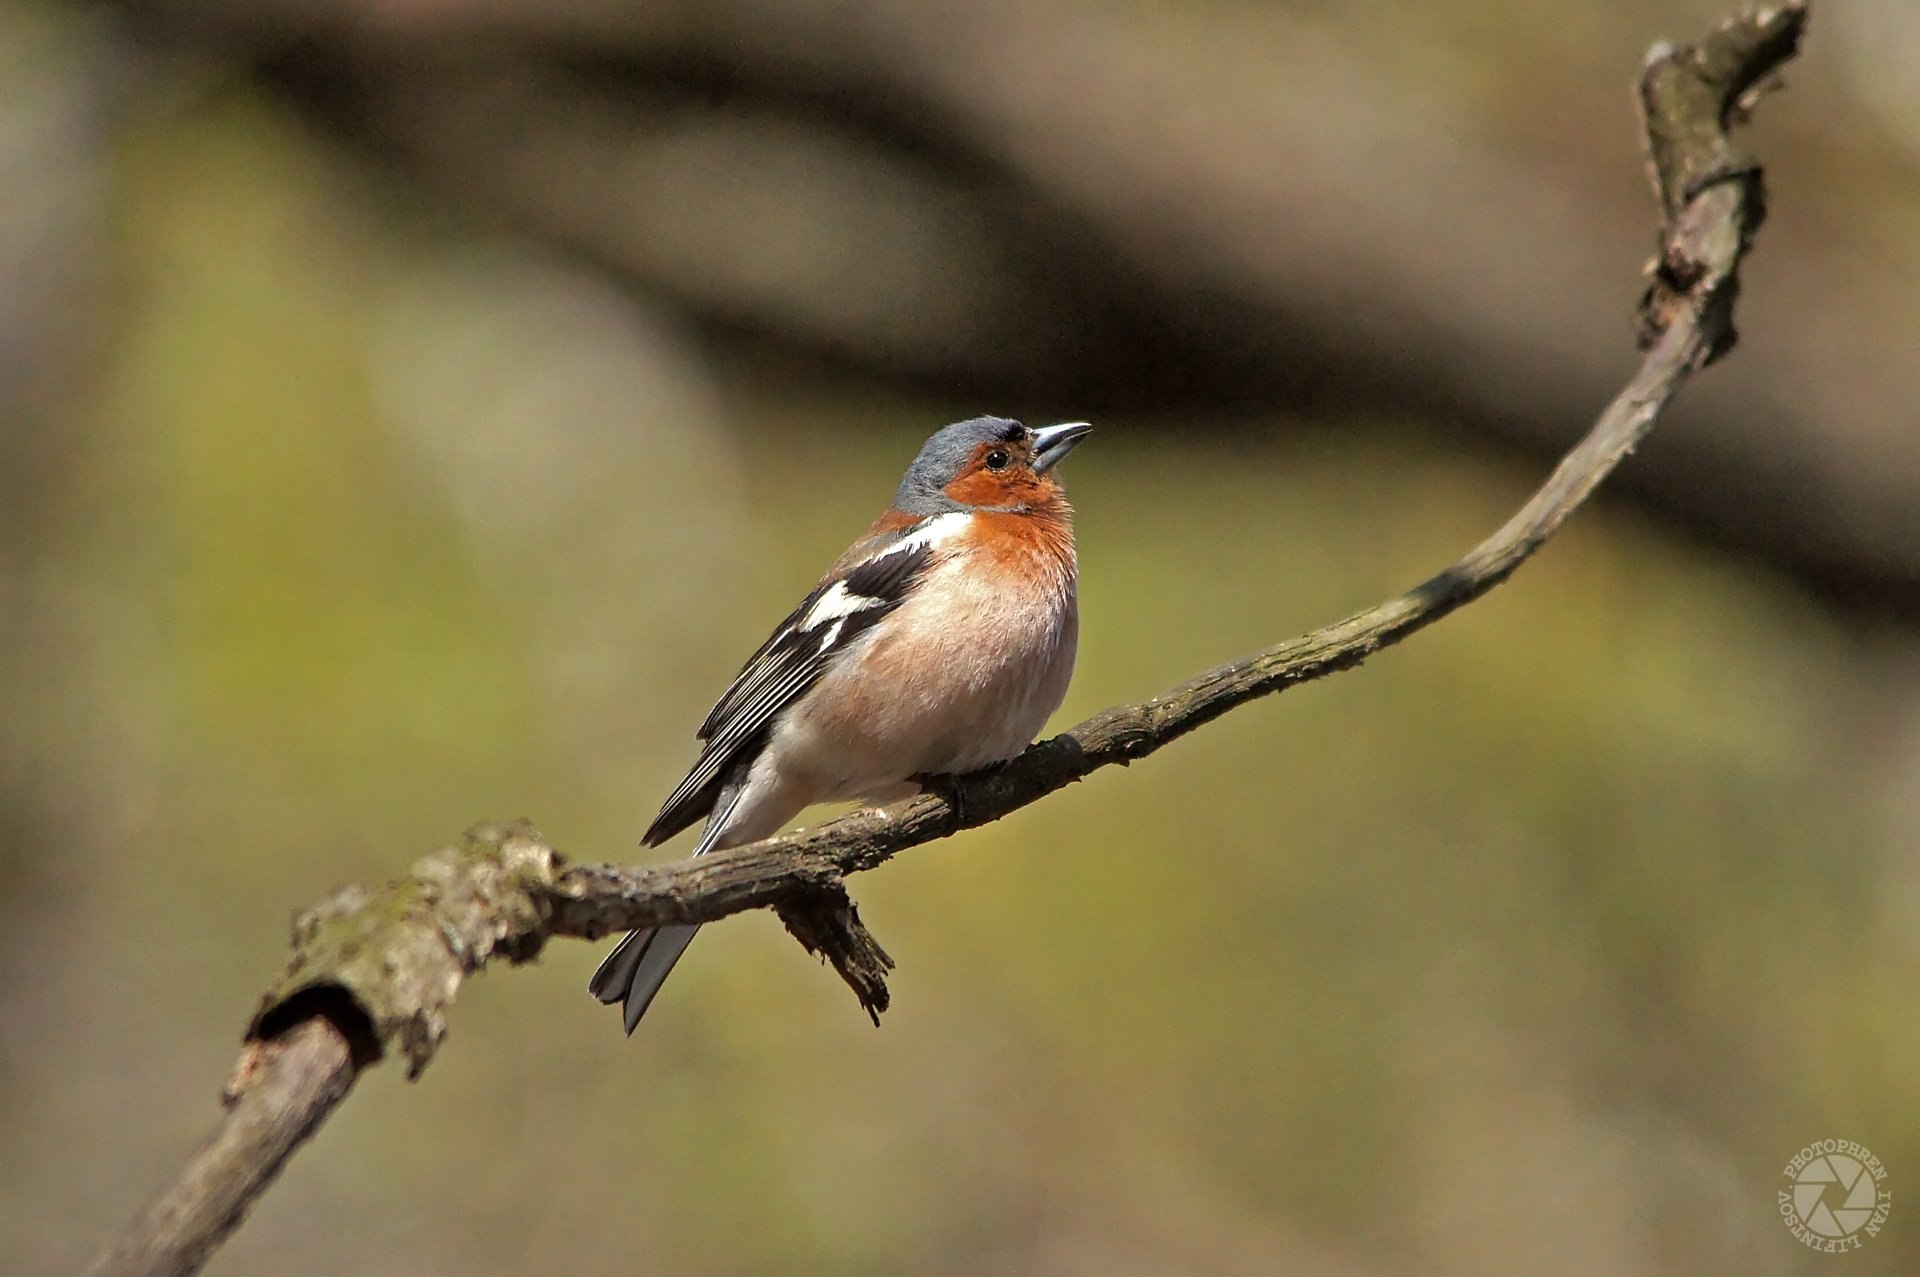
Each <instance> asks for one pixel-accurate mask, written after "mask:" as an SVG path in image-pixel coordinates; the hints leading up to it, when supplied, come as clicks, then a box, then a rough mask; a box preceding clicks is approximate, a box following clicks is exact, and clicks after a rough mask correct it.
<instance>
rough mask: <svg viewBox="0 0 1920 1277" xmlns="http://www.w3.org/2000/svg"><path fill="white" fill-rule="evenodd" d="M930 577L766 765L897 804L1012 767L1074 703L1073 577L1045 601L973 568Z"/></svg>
mask: <svg viewBox="0 0 1920 1277" xmlns="http://www.w3.org/2000/svg"><path fill="white" fill-rule="evenodd" d="M928 584H929V586H935V587H937V588H929V589H925V590H922V591H921V592H920V593H919V594H918V595H917V596H916V597H915V598H914V599H913V600H911V601H909V602H908V603H907V604H906V605H905V606H904V607H902V608H901V609H900V611H899V612H897V613H895V614H894V616H892V617H890V618H888V620H889V622H892V621H898V622H900V624H898V625H893V624H886V625H882V626H879V627H876V631H875V635H874V636H873V637H870V638H868V639H867V640H866V641H865V643H864V645H863V646H862V647H859V648H856V649H854V650H852V651H849V653H848V655H847V659H846V660H844V661H842V662H841V663H839V664H838V665H837V666H836V667H835V668H834V669H832V670H830V671H829V672H828V673H827V674H826V675H824V676H823V677H822V679H821V681H820V683H819V684H817V685H816V687H815V691H816V692H817V693H818V695H813V696H809V697H808V698H807V701H808V702H809V704H810V706H815V707H818V708H815V709H813V710H812V711H811V712H804V713H794V714H791V715H789V716H787V718H786V719H784V720H783V722H782V724H781V726H780V728H779V730H778V731H777V732H776V733H775V735H774V737H773V739H772V740H770V741H769V742H768V747H767V750H766V754H767V755H771V756H772V757H767V758H766V759H765V761H766V762H768V763H771V764H773V765H774V766H775V767H776V768H777V769H778V773H777V774H784V775H788V776H792V777H794V778H795V779H798V778H800V777H805V778H806V780H805V782H803V783H802V787H803V788H805V789H808V790H811V791H812V795H811V796H810V797H809V799H808V801H810V802H827V801H835V800H841V799H850V798H866V799H869V800H873V801H890V800H892V799H894V798H897V797H903V796H905V795H906V794H908V793H911V792H913V789H914V786H912V785H910V784H906V783H905V782H906V780H907V778H908V777H911V776H920V775H942V774H952V773H960V772H969V771H976V770H978V769H979V768H982V767H986V766H989V765H991V764H993V763H998V762H1003V761H1005V760H1006V759H1009V758H1012V757H1013V756H1014V755H1016V754H1018V753H1019V752H1020V751H1021V750H1023V749H1025V748H1026V747H1027V745H1028V744H1029V743H1030V742H1031V741H1032V740H1033V738H1034V736H1035V735H1037V734H1038V733H1039V731H1040V729H1041V728H1042V727H1044V726H1045V725H1046V721H1047V719H1048V718H1049V717H1050V716H1051V715H1052V714H1053V712H1054V710H1056V709H1058V708H1059V707H1060V702H1061V701H1062V700H1063V699H1064V698H1065V696H1066V693H1067V684H1068V682H1069V680H1071V678H1072V677H1073V660H1074V651H1075V648H1076V646H1077V644H1078V640H1079V612H1078V608H1077V605H1076V602H1075V598H1074V582H1073V579H1072V577H1071V576H1070V575H1067V576H1064V577H1062V578H1060V579H1058V580H1057V582H1054V583H1052V584H1053V588H1052V589H1050V590H1049V591H1047V592H1046V594H1045V595H1042V596H1041V597H1043V598H1045V599H1046V600H1047V605H1046V606H1034V605H1032V604H1030V603H1029V604H1025V605H1022V604H1016V603H1015V602H1014V601H1013V600H1011V599H1010V598H1009V597H1008V596H1007V593H1005V592H996V591H992V590H987V589H983V588H980V587H978V586H977V585H974V584H972V583H971V578H970V577H967V576H965V575H956V576H954V577H953V578H951V579H949V580H947V581H942V582H937V583H936V582H929V583H928ZM1019 594H1020V596H1021V597H1022V598H1023V599H1031V598H1033V597H1034V592H1029V591H1020V592H1019ZM906 636H910V637H911V640H912V647H911V649H910V650H909V648H908V646H907V642H906ZM789 769H790V770H789Z"/></svg>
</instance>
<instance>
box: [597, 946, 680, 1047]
mask: <svg viewBox="0 0 1920 1277" xmlns="http://www.w3.org/2000/svg"><path fill="white" fill-rule="evenodd" d="M699 931H700V928H699V927H694V926H685V925H681V924H674V925H670V926H665V927H648V928H647V929H645V930H643V931H633V932H629V933H628V934H627V938H626V939H624V940H622V941H621V942H620V943H619V944H618V945H616V946H615V947H614V950H613V952H612V953H609V954H608V955H607V958H606V961H605V962H602V963H601V964H600V969H599V970H598V971H595V972H594V973H593V979H592V980H591V981H589V982H588V984H587V988H588V989H589V990H591V991H592V993H593V996H594V997H596V998H599V999H600V1000H601V1001H602V1002H605V1003H609V1004H611V1003H614V1002H622V1003H624V1004H625V1008H624V1010H625V1018H626V1024H627V1032H628V1033H632V1032H633V1030H634V1026H635V1025H637V1024H639V1023H640V1017H641V1016H643V1015H645V1014H646V1013H647V1008H648V1007H649V1006H651V1005H653V995H654V994H656V993H658V992H660V986H661V985H663V984H665V983H666V982H667V975H668V974H669V973H670V972H671V971H672V970H673V964H674V963H676V962H678V961H680V955H681V954H683V953H685V952H686V951H687V946H688V945H690V944H692V943H693V937H694V936H695V935H697V934H698V933H699Z"/></svg>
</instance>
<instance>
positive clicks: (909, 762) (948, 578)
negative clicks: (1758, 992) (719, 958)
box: [588, 417, 1093, 1033]
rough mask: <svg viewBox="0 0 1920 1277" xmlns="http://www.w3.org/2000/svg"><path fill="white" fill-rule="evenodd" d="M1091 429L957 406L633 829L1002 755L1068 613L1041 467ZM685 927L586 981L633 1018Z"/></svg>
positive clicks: (734, 826) (741, 832) (648, 841)
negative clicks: (1029, 422) (965, 417)
mask: <svg viewBox="0 0 1920 1277" xmlns="http://www.w3.org/2000/svg"><path fill="white" fill-rule="evenodd" d="M1092 429H1093V427H1092V426H1090V425H1088V424H1087V423H1086V422H1083V421H1076V422H1069V423H1067V424H1065V425H1058V426H1046V427H1043V428H1041V429H1038V430H1033V429H1029V428H1028V427H1026V426H1023V425H1021V424H1020V423H1019V422H1017V421H1009V420H1007V419H1006V418H1004V417H976V418H974V419H973V420H971V421H962V422H960V423H958V424H957V425H951V426H948V427H946V428H945V429H944V430H941V431H939V432H938V433H937V434H935V435H934V436H933V437H932V438H931V439H929V440H927V442H926V446H924V447H923V448H921V449H920V455H919V456H918V457H916V458H915V459H914V462H913V464H912V465H911V466H909V467H907V473H906V477H905V478H903V479H902V480H901V481H900V490H899V491H898V492H897V493H896V494H895V495H894V498H893V504H892V506H891V507H890V508H889V509H888V510H887V512H886V513H885V514H882V515H881V516H880V518H879V520H878V521H876V522H875V523H874V525H873V526H872V527H871V528H868V529H867V531H866V533H865V534H864V535H863V536H861V537H860V539H859V540H857V541H855V542H854V543H853V545H852V546H851V547H850V548H849V549H848V550H847V552H846V553H845V554H843V555H841V556H840V558H839V561H838V562H836V563H835V564H834V565H833V567H832V569H831V570H830V571H828V573H827V574H826V575H825V576H824V577H822V578H820V583H819V584H818V585H816V586H814V587H813V590H812V592H811V593H809V594H808V595H807V597H806V598H804V599H802V600H801V601H800V606H799V607H796V608H795V609H794V610H793V612H792V613H791V614H790V615H788V617H787V619H786V620H784V621H782V622H781V623H780V624H779V626H778V627H776V628H775V630H774V631H773V635H772V637H770V638H768V639H767V641H766V642H765V643H762V644H761V645H760V650H759V651H757V652H755V653H754V654H753V656H752V657H751V658H750V659H749V660H748V661H747V663H746V667H745V668H743V669H742V670H741V671H740V673H739V675H738V676H736V677H735V678H734V680H733V685H732V686H730V687H728V688H727V690H726V693H725V694H724V695H723V696H721V698H720V700H719V702H718V703H717V704H716V705H714V707H713V709H712V711H711V712H710V713H708V715H707V719H706V721H705V722H704V723H702V724H701V725H700V731H699V738H700V740H701V741H703V742H705V747H704V748H703V749H702V750H701V751H700V757H699V758H698V759H697V760H696V761H695V762H694V764H693V769H692V770H691V771H689V772H688V773H687V776H686V779H684V780H682V781H681V782H680V785H679V787H678V788H677V789H675V790H674V791H673V793H672V794H671V795H670V796H669V797H668V798H667V801H666V803H665V805H664V806H662V807H661V808H660V814H659V815H658V816H656V817H654V821H653V824H652V825H651V826H650V827H649V828H648V829H647V832H646V836H645V837H644V838H643V839H642V841H643V842H644V843H645V845H647V846H649V847H652V846H657V845H658V844H660V843H663V842H665V841H666V840H667V839H669V838H671V837H673V836H674V835H675V834H677V833H679V832H680V831H681V830H683V829H685V828H687V827H688V826H689V825H691V824H693V823H694V822H695V821H697V820H699V819H701V818H702V817H705V818H706V821H707V826H706V830H705V832H704V833H702V834H701V835H700V843H699V845H698V846H696V847H695V848H694V851H693V854H694V855H696V856H698V855H703V854H705V853H706V852H709V851H717V850H720V849H722V848H726V847H735V846H739V845H740V844H742V843H749V842H753V841H756V840H757V839H761V838H765V837H767V836H768V835H770V834H773V833H776V832H777V831H778V830H779V829H780V827H781V826H783V825H785V824H786V823H787V822H788V821H790V820H792V819H793V818H794V817H795V816H797V815H798V814H799V813H800V812H801V810H802V809H804V808H806V807H809V806H811V805H812V804H814V803H824V802H838V801H844V800H848V799H860V800H864V801H866V802H869V803H875V804H878V803H887V802H893V801H896V800H898V799H901V798H905V797H907V796H909V795H911V794H914V793H917V792H918V791H919V789H920V784H919V779H920V778H924V777H928V776H942V775H958V774H962V773H965V772H970V771H977V770H979V769H980V768H983V767H989V766H992V765H994V764H996V763H1001V762H1005V761H1006V760H1007V759H1010V758H1012V757H1013V756H1014V755H1016V754H1018V753H1019V752H1020V751H1021V750H1023V749H1025V748H1026V747H1027V745H1028V743H1029V742H1031V741H1032V740H1033V738H1034V735H1035V734H1036V733H1038V732H1039V730H1040V728H1041V727H1042V726H1044V725H1045V723H1046V721H1047V718H1048V717H1049V716H1050V715H1051V714H1052V713H1053V711H1054V710H1056V709H1058V708H1059V707H1060V702H1061V700H1062V699H1063V698H1064V697H1065V696H1066V692H1067V681H1068V680H1069V679H1070V678H1071V677H1072V676H1073V657H1074V648H1075V646H1076V644H1077V643H1078V640H1079V634H1080V614H1079V606H1078V603H1077V602H1076V598H1075V565H1074V553H1073V525H1072V522H1071V515H1072V510H1071V508H1070V507H1069V506H1068V505H1067V499H1066V496H1065V493H1064V490H1063V489H1062V487H1061V484H1060V478H1059V476H1058V475H1057V474H1056V473H1055V472H1054V467H1055V466H1057V465H1058V464H1059V462H1060V460H1061V458H1063V457H1065V456H1066V455H1067V454H1068V453H1069V452H1071V451H1072V450H1073V448H1074V445H1076V444H1078V443H1079V442H1080V441H1081V440H1082V439H1084V438H1086V437H1087V434H1088V433H1089V432H1090V431H1091V430H1092ZM698 930H699V928H698V927H692V926H679V925H675V926H665V927H651V928H647V929H645V930H641V931H635V932H632V933H630V934H629V935H628V936H627V937H626V939H624V940H622V941H621V942H620V944H619V945H618V947H616V948H615V949H614V951H613V952H612V953H610V954H608V955H607V959H606V961H604V962H602V963H601V964H600V969H599V970H598V971H596V972H594V976H593V980H592V981H591V983H590V984H589V985H588V988H589V989H591V990H592V992H593V995H594V996H595V997H597V998H599V999H600V1000H601V1001H602V1002H606V1003H613V1002H621V1003H624V1005H625V1012H626V1025H627V1032H628V1033H632V1032H633V1028H634V1026H635V1025H636V1024H638V1023H639V1022H640V1017H641V1016H642V1015H644V1014H646V1010H647V1007H648V1005H649V1004H650V1003H651V1002H652V1001H653V996H654V994H656V993H658V992H659V990H660V985H661V983H662V982H663V981H665V980H666V978H667V973H668V972H670V971H672V970H673V964H674V963H675V962H677V961H678V960H679V958H680V955H681V954H682V953H684V952H685V951H686V948H687V946H688V945H689V944H691V943H692V942H693V937H694V934H695V932H697V931H698Z"/></svg>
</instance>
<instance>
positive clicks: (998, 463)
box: [987, 448, 1013, 470]
mask: <svg viewBox="0 0 1920 1277" xmlns="http://www.w3.org/2000/svg"><path fill="white" fill-rule="evenodd" d="M1012 460H1013V457H1012V455H1011V454H1009V453H1008V452H1007V450H1006V449H1005V448H995V449H994V450H993V451H992V452H989V453H988V454H987V469H989V470H1005V469H1006V468H1007V463H1008V462H1009V461H1012Z"/></svg>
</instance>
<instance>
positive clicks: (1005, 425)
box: [893, 417, 1029, 515]
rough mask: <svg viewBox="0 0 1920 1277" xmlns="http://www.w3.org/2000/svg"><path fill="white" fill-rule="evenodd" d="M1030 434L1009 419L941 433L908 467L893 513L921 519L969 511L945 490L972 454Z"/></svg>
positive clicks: (966, 424) (983, 421) (959, 425)
mask: <svg viewBox="0 0 1920 1277" xmlns="http://www.w3.org/2000/svg"><path fill="white" fill-rule="evenodd" d="M1028 433H1029V432H1028V430H1027V428H1026V427H1025V426H1023V425H1021V424H1020V423H1019V422H1017V421H1014V420H1013V419H1012V418H1009V417H975V418H973V419H972V420H970V421H958V422H955V423H954V424H953V425H951V426H947V427H946V428H944V429H942V430H940V431H938V432H937V433H936V434H935V435H934V436H933V438H931V439H929V440H927V442H926V445H925V446H924V447H922V448H921V449H920V455H919V456H917V457H915V458H914V459H913V464H912V465H910V466H908V467H907V474H906V477H905V478H904V479H902V480H900V491H899V492H898V493H897V494H896V495H895V496H894V499H893V506H894V509H896V510H901V511H904V512H905V513H907V514H919V515H928V514H944V513H945V512H947V511H949V510H964V509H966V507H965V506H963V505H961V504H960V503H959V502H958V501H955V500H954V499H953V498H952V497H950V496H948V495H947V492H946V488H947V485H948V484H949V483H952V482H953V481H954V480H955V479H956V478H958V477H959V475H960V471H961V469H962V468H964V467H965V466H966V464H967V459H968V458H969V457H971V456H972V455H973V450H974V449H975V448H977V447H978V446H980V445H981V444H983V443H1012V442H1016V441H1018V440H1020V439H1023V438H1025V437H1026V436H1027V434H1028Z"/></svg>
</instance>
